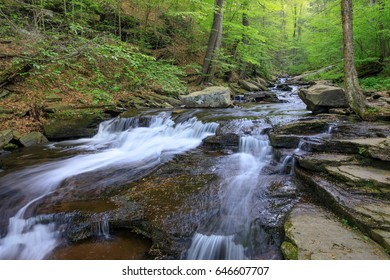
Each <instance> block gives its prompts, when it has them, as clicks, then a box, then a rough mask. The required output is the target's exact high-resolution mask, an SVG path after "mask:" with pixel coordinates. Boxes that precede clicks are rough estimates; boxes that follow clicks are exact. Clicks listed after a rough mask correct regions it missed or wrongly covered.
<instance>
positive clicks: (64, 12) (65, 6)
mask: <svg viewBox="0 0 390 280" xmlns="http://www.w3.org/2000/svg"><path fill="white" fill-rule="evenodd" d="M66 12H67V11H66V0H64V15H66Z"/></svg>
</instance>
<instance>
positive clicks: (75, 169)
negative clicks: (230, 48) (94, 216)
mask: <svg viewBox="0 0 390 280" xmlns="http://www.w3.org/2000/svg"><path fill="white" fill-rule="evenodd" d="M143 118H145V117H143ZM142 125H143V126H141V125H140V121H139V119H137V118H131V119H121V118H116V119H113V120H110V121H106V122H103V123H101V124H100V126H99V131H98V132H97V134H96V135H95V136H94V137H92V138H88V139H80V140H75V141H67V142H66V144H64V143H62V144H63V145H69V144H79V145H80V146H78V147H77V149H80V150H82V151H84V150H88V151H94V152H93V153H90V152H89V153H82V154H79V155H76V156H73V157H71V158H67V159H63V160H58V161H54V162H50V163H46V164H42V165H38V166H34V167H30V168H28V169H25V170H22V171H19V172H15V173H11V174H8V175H6V176H4V177H2V178H0V190H1V189H5V190H11V191H8V192H5V193H4V194H6V195H7V196H9V199H8V200H7V202H6V203H4V205H1V212H2V213H1V215H2V216H1V218H2V219H4V218H5V219H9V223H8V231H7V233H6V235H5V236H4V237H3V238H1V239H0V259H42V258H45V257H46V256H47V255H48V254H49V253H50V252H51V251H52V250H53V249H54V248H55V247H56V246H57V245H58V242H59V240H58V234H57V232H56V229H55V225H54V224H52V223H51V224H44V223H40V221H39V219H37V218H35V217H26V216H27V214H26V210H27V209H28V208H31V207H33V205H34V204H37V203H39V201H40V200H41V199H43V198H44V197H45V196H47V195H49V194H50V193H51V192H53V191H54V190H55V189H56V188H57V187H58V186H59V185H60V184H61V183H62V182H63V181H64V180H65V179H66V178H69V177H72V176H77V175H80V174H83V173H87V172H96V171H99V170H105V169H108V168H109V169H115V168H120V167H123V166H126V167H129V169H130V168H131V169H140V170H143V169H147V168H151V167H153V166H156V165H158V164H161V163H163V162H164V160H166V159H167V158H169V157H172V156H174V155H177V154H181V153H184V152H186V151H189V150H191V149H193V148H196V147H197V146H198V145H199V144H201V142H202V139H204V138H206V137H207V136H210V135H213V134H214V133H215V131H216V129H217V127H218V124H216V123H206V124H203V123H202V122H200V121H198V120H197V119H196V118H191V119H189V120H187V121H185V122H182V123H179V124H175V123H174V121H173V120H172V119H171V117H170V116H169V115H168V114H166V113H161V114H159V115H157V116H153V117H150V118H149V119H148V121H147V122H146V123H144V124H142ZM62 144H60V145H62ZM55 145H56V144H55ZM55 145H54V146H55ZM0 194H1V193H0ZM12 195H13V196H12ZM21 197H22V198H23V199H22V202H20V198H21ZM17 203H19V205H20V207H19V208H20V209H19V210H18V211H17V212H16V213H15V212H13V213H12V212H11V211H12V210H9V209H14V208H15V205H16V204H17ZM20 203H22V204H20ZM108 230H109V229H108V221H101V222H99V224H98V225H97V229H96V231H97V232H96V233H97V234H101V235H108V234H109V231H108Z"/></svg>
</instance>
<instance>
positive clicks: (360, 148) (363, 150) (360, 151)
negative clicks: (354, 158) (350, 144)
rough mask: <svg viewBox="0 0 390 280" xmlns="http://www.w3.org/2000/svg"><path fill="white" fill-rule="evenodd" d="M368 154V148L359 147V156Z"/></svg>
mask: <svg viewBox="0 0 390 280" xmlns="http://www.w3.org/2000/svg"><path fill="white" fill-rule="evenodd" d="M366 152H367V148H366V147H359V148H358V154H359V155H361V156H362V155H364V154H365V153H366Z"/></svg>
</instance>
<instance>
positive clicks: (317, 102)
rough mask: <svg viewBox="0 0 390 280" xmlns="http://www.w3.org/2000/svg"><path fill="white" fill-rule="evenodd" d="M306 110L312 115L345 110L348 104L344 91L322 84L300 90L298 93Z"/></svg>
mask: <svg viewBox="0 0 390 280" xmlns="http://www.w3.org/2000/svg"><path fill="white" fill-rule="evenodd" d="M298 95H299V97H300V98H301V99H302V101H303V102H304V103H305V104H306V105H307V109H308V110H310V111H312V112H313V113H314V114H317V113H325V112H328V111H329V109H331V108H347V107H348V102H347V99H346V97H345V95H344V90H343V89H342V88H339V87H335V86H331V85H327V84H325V83H323V82H318V83H317V84H315V85H313V86H311V87H309V88H301V89H300V90H299V93H298Z"/></svg>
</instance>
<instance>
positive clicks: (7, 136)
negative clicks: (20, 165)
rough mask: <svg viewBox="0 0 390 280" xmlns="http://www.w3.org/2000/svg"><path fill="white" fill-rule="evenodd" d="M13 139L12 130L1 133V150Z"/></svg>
mask: <svg viewBox="0 0 390 280" xmlns="http://www.w3.org/2000/svg"><path fill="white" fill-rule="evenodd" d="M12 138H13V134H12V129H7V130H3V131H0V149H1V148H2V147H4V146H5V145H7V144H8V143H9V141H11V140H12Z"/></svg>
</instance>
